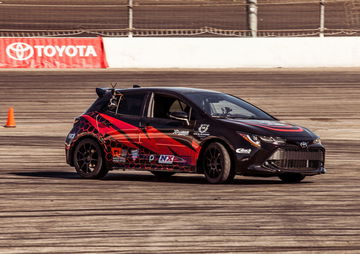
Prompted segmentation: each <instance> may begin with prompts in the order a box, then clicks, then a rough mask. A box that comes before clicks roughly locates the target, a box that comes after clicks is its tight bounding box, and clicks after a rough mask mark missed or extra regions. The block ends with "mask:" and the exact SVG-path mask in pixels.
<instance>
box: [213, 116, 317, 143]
mask: <svg viewBox="0 0 360 254" xmlns="http://www.w3.org/2000/svg"><path fill="white" fill-rule="evenodd" d="M219 120H220V121H221V122H223V123H227V124H230V125H232V126H233V127H235V128H236V130H237V131H243V132H246V133H252V134H256V135H263V136H276V137H281V138H285V139H291V140H314V139H316V138H318V136H317V135H316V134H314V133H313V132H311V131H310V130H308V129H306V128H304V127H301V126H296V125H292V124H288V123H284V122H280V121H276V120H253V119H251V120H247V119H219Z"/></svg>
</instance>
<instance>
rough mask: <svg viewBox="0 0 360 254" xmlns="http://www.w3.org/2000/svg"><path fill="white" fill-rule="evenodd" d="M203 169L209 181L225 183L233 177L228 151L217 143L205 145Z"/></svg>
mask: <svg viewBox="0 0 360 254" xmlns="http://www.w3.org/2000/svg"><path fill="white" fill-rule="evenodd" d="M202 165H203V169H204V174H205V178H206V180H207V181H208V182H209V183H215V184H217V183H227V182H231V181H232V180H233V179H234V176H235V172H234V170H233V169H232V165H231V159H230V155H229V152H228V151H227V150H226V148H225V147H224V146H223V145H222V144H220V143H218V142H214V143H211V144H210V145H209V146H207V147H206V149H205V151H204V155H203V162H202Z"/></svg>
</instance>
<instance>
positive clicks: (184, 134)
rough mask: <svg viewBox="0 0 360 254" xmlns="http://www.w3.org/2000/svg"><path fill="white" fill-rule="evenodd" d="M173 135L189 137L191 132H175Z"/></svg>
mask: <svg viewBox="0 0 360 254" xmlns="http://www.w3.org/2000/svg"><path fill="white" fill-rule="evenodd" d="M173 134H174V135H179V136H188V135H189V131H181V130H174V132H173Z"/></svg>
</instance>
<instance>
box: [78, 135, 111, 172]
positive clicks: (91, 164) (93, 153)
mask: <svg viewBox="0 0 360 254" xmlns="http://www.w3.org/2000/svg"><path fill="white" fill-rule="evenodd" d="M74 164H75V169H76V172H77V173H78V174H79V175H80V176H81V177H82V178H101V177H104V176H105V175H106V174H107V172H108V171H109V170H108V169H107V168H106V166H105V163H104V160H103V156H102V149H101V147H100V145H99V144H98V143H97V142H96V141H95V140H93V139H89V138H86V139H84V140H82V141H80V142H79V144H77V146H76V148H75V151H74Z"/></svg>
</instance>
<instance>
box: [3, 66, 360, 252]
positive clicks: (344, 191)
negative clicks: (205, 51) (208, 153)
mask: <svg viewBox="0 0 360 254" xmlns="http://www.w3.org/2000/svg"><path fill="white" fill-rule="evenodd" d="M111 82H118V84H119V87H129V86H131V85H132V84H134V83H135V84H140V85H142V86H190V87H198V88H210V89H216V90H220V91H224V92H230V93H233V94H235V95H238V96H241V97H242V98H244V99H247V100H248V101H250V102H252V103H254V104H256V105H258V106H259V107H261V108H263V109H265V110H266V111H268V112H270V113H272V114H274V115H275V116H277V117H279V118H280V119H282V120H286V121H290V122H294V123H298V124H301V125H305V126H307V127H309V128H310V129H312V130H313V131H315V132H316V133H318V134H320V135H321V137H322V140H323V143H324V144H325V146H326V148H327V151H328V152H327V157H326V167H327V169H328V173H327V174H325V175H321V176H314V177H309V178H306V179H305V181H304V182H303V183H301V184H282V183H281V182H280V181H279V180H278V179H277V178H251V177H242V176H237V177H236V179H235V180H234V182H233V183H232V184H227V185H210V184H206V183H205V180H204V177H203V176H201V175H187V174H177V175H175V176H173V177H170V178H169V179H167V180H160V179H157V178H156V177H154V176H152V175H151V174H149V173H147V172H134V171H125V172H118V171H114V172H112V173H111V174H109V175H108V176H107V177H105V179H103V180H84V179H80V178H79V177H78V176H77V175H76V174H75V171H74V169H72V168H70V167H69V166H67V165H66V164H65V162H64V160H65V158H64V148H63V146H64V144H63V142H64V138H65V136H66V134H67V132H68V130H69V129H70V127H71V125H72V119H73V118H74V117H76V116H77V115H79V114H80V113H81V112H83V111H84V110H85V108H86V107H87V106H88V105H89V103H90V102H92V101H93V100H94V99H95V91H94V89H95V87H106V86H109V84H110V83H111ZM359 97H360V71H359V69H340V70H282V69H277V70H221V71H220V70H219V71H214V70H208V71H206V70H203V71H199V70H161V71H156V70H147V71H141V70H121V71H120V70H95V71H23V70H20V71H0V121H1V122H2V123H5V119H6V111H7V108H8V107H9V106H14V107H15V115H16V121H17V127H16V128H13V129H9V128H2V127H1V128H0V200H1V202H0V253H105V252H106V253H359V251H360V170H359V164H360V158H359V151H360V131H359V126H360V113H359V111H360V100H359Z"/></svg>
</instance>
